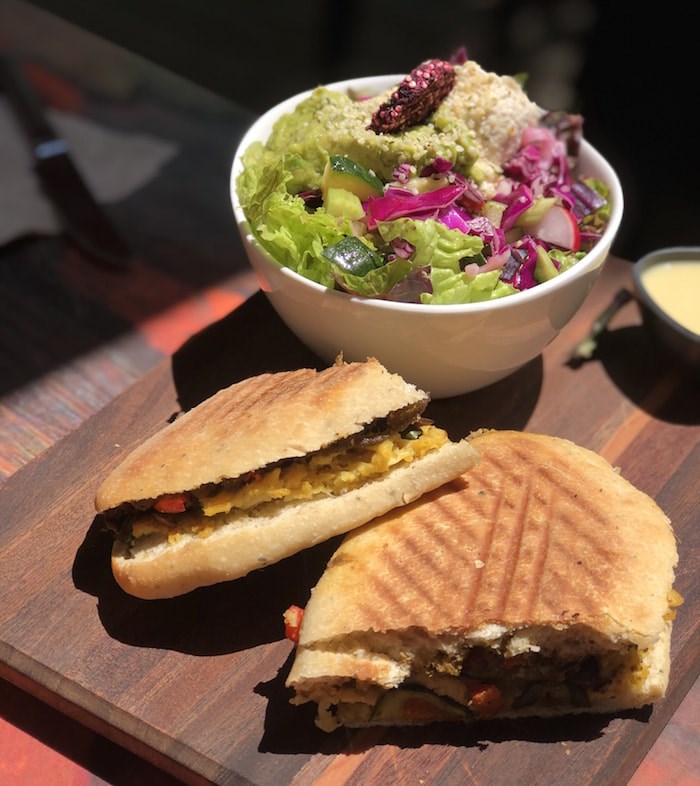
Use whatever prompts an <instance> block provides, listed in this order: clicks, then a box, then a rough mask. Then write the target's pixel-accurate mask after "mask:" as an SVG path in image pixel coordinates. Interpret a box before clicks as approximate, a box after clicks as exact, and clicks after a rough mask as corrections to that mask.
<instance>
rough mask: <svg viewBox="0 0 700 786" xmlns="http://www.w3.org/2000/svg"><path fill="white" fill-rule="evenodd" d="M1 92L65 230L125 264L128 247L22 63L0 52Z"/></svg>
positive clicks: (103, 257)
mask: <svg viewBox="0 0 700 786" xmlns="http://www.w3.org/2000/svg"><path fill="white" fill-rule="evenodd" d="M0 87H2V88H3V90H4V91H5V93H6V95H7V97H8V99H9V101H10V104H11V106H12V107H13V109H14V111H15V113H16V114H17V117H18V118H19V120H20V122H21V124H22V126H23V128H24V131H25V133H26V135H27V137H28V140H29V143H30V144H31V146H32V153H33V156H34V169H35V171H36V173H37V176H38V177H39V179H40V181H41V184H42V187H43V189H44V191H45V192H46V194H47V196H48V197H49V198H50V199H51V201H52V202H53V204H54V206H55V208H56V210H57V212H58V214H59V215H60V217H61V219H62V222H63V224H64V226H65V229H66V231H67V233H68V234H69V235H70V237H72V238H73V240H74V241H75V242H76V243H77V244H78V245H79V246H80V247H81V248H82V249H83V250H84V251H85V252H86V253H87V254H89V255H90V256H91V257H92V258H94V259H97V260H99V261H101V262H103V263H107V264H108V265H111V266H117V267H123V266H124V265H125V263H126V262H127V261H128V259H129V258H130V257H131V255H132V254H131V250H130V248H129V246H128V245H127V244H126V242H125V241H124V240H123V238H122V237H121V236H120V235H119V233H118V232H117V231H116V229H115V228H114V226H113V225H112V224H111V222H110V221H109V220H108V218H107V216H106V215H105V214H104V212H103V210H102V208H101V207H100V205H99V204H98V203H97V201H96V200H95V197H94V196H93V195H92V193H91V192H90V190H89V189H88V187H87V185H86V184H85V181H84V180H83V177H82V176H81V174H80V172H79V171H78V170H77V169H76V166H75V164H74V162H73V160H72V159H71V156H70V151H69V148H68V144H67V142H66V140H64V139H62V138H61V137H60V136H59V135H58V134H57V133H56V132H55V131H54V129H53V128H52V126H51V124H50V123H49V121H48V119H47V118H46V115H45V113H44V110H43V107H42V105H41V102H40V101H39V98H38V96H37V95H36V94H35V93H34V91H33V90H32V88H31V86H30V84H29V82H28V81H27V79H26V78H25V76H24V74H23V72H22V69H21V66H20V64H19V63H18V62H17V61H16V60H15V59H14V58H12V57H11V56H8V55H2V54H0Z"/></svg>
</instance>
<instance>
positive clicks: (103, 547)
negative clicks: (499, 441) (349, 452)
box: [0, 261, 700, 786]
mask: <svg viewBox="0 0 700 786" xmlns="http://www.w3.org/2000/svg"><path fill="white" fill-rule="evenodd" d="M628 274H629V269H628V266H627V265H626V264H625V263H622V262H619V261H614V262H612V263H611V264H609V265H608V267H607V268H606V270H605V272H604V274H603V276H602V277H601V279H600V280H599V282H598V283H597V284H596V286H595V288H594V290H593V292H592V293H591V296H590V297H589V299H588V300H587V301H586V303H585V304H584V306H583V308H582V309H581V311H580V312H579V314H578V315H577V316H576V318H575V319H574V321H573V322H572V323H571V324H570V325H569V326H568V327H567V328H566V329H565V330H564V331H563V333H562V334H561V335H560V337H559V338H558V339H557V340H556V341H555V342H553V343H552V344H551V345H550V346H549V347H548V348H547V350H546V351H545V353H544V354H543V356H542V357H540V358H538V359H536V360H534V361H532V362H531V363H529V364H528V365H527V366H525V367H524V368H523V369H522V370H520V371H519V372H517V373H516V374H514V375H512V376H511V377H510V378H509V379H507V380H504V381H503V382H501V383H498V384H496V385H493V386H491V387H490V388H489V389H487V390H485V391H480V392H477V393H472V394H468V395H466V396H462V397H457V398H453V399H446V400H442V401H434V402H432V403H431V405H430V409H429V412H428V414H429V415H430V416H432V417H433V418H434V419H435V420H436V421H437V422H438V423H439V424H441V425H444V426H446V427H447V428H448V429H449V431H450V434H451V436H452V437H453V438H458V437H460V436H462V435H464V434H467V433H468V432H469V431H470V430H472V429H475V428H479V427H491V428H518V429H523V430H527V431H539V432H544V433H550V434H556V435H558V436H562V437H566V438H569V439H572V440H574V441H576V442H578V443H579V444H581V445H584V446H585V447H589V448H591V449H593V450H597V451H599V452H601V453H602V454H603V455H604V456H605V457H606V458H608V459H609V460H610V461H611V462H612V463H614V464H616V465H617V466H619V467H620V468H621V472H622V474H623V476H625V477H626V478H628V479H629V480H630V481H631V482H632V483H634V484H635V485H637V486H638V487H639V488H641V489H643V490H644V491H646V492H647V493H649V494H651V495H652V496H654V497H655V498H656V499H657V501H658V502H659V504H660V505H661V506H662V508H663V509H664V510H665V511H666V512H667V514H668V515H669V516H670V517H671V519H672V521H673V523H674V526H675V529H676V532H677V534H678V537H679V552H680V555H681V561H680V565H679V569H678V578H677V582H676V587H677V589H678V590H679V591H680V592H681V593H682V594H683V595H684V596H685V601H686V602H685V605H684V606H683V607H682V608H681V610H680V613H679V615H678V619H677V622H676V625H675V628H674V634H673V649H672V658H673V668H672V672H671V684H670V687H669V692H668V695H667V697H666V698H665V699H664V701H662V702H659V703H658V704H657V705H656V706H654V707H653V708H648V709H645V710H642V711H635V712H629V713H622V714H620V715H616V716H602V717H579V718H571V719H566V720H556V721H544V720H542V721H527V723H512V722H510V723H506V722H498V723H496V722H491V723H479V724H474V725H473V726H469V727H461V726H460V727H445V726H435V727H428V728H423V729H412V730H388V731H387V730H368V731H360V732H357V733H347V732H345V731H339V732H336V733H334V734H332V735H327V734H325V733H323V732H321V731H319V730H318V729H316V727H315V726H314V724H313V715H314V710H313V708H312V707H311V706H307V707H300V708H295V707H292V706H291V705H289V702H288V699H289V693H288V692H287V690H286V689H285V687H284V680H285V677H286V675H287V673H288V670H289V668H290V665H291V659H292V654H293V653H292V647H291V644H290V643H289V642H288V641H286V640H285V639H284V633H283V625H282V613H283V611H284V610H285V608H286V607H287V606H288V605H289V604H290V603H296V604H298V605H301V606H303V605H305V603H306V600H307V599H308V596H309V591H310V589H311V587H313V586H314V584H315V583H316V581H317V580H318V578H319V576H320V574H321V572H322V570H323V568H324V565H325V563H326V561H327V559H328V558H329V556H330V554H331V553H332V551H333V549H334V548H335V546H336V545H337V543H338V540H337V539H336V540H334V541H331V542H328V543H326V544H322V545H320V546H318V547H316V548H314V549H310V550H308V551H306V552H304V553H302V554H299V555H297V556H295V557H292V558H290V559H288V560H286V561H284V562H282V563H280V564H278V565H273V566H270V567H268V568H266V569H265V570H261V571H259V572H257V573H255V574H252V575H250V576H248V577H246V578H244V579H240V580H238V581H235V582H230V583H228V584H222V585H219V586H215V587H209V588H203V589H201V590H197V591H196V592H193V593H190V594H189V595H187V596H183V597H181V598H175V599H172V600H164V601H140V600H137V599H136V598H132V597H130V596H127V595H125V594H124V593H123V592H121V590H119V589H118V587H117V586H116V585H115V583H114V581H113V579H112V576H111V572H110V568H109V551H110V539H109V537H108V536H107V535H105V534H104V533H103V532H102V531H101V530H100V528H99V526H98V525H97V524H96V523H95V521H94V510H93V497H94V493H95V490H96V488H97V486H98V485H99V483H100V482H101V480H102V478H103V477H104V476H105V475H106V473H107V472H109V471H110V470H111V469H112V468H113V467H114V466H115V465H116V464H117V463H118V461H119V460H120V459H121V458H122V457H123V456H124V455H125V453H126V452H127V451H129V450H130V449H131V448H132V447H134V446H135V445H136V444H137V443H138V442H140V441H141V440H143V439H144V438H145V437H147V436H149V435H150V434H152V433H153V432H155V431H156V430H157V429H159V428H161V427H162V426H163V425H164V424H165V423H166V422H167V421H168V420H169V419H170V418H171V417H172V416H173V415H174V414H175V413H177V412H178V411H180V410H181V409H188V408H190V407H191V406H193V405H194V404H196V403H198V402H199V401H201V400H202V399H203V398H204V397H206V396H207V395H209V394H211V393H213V392H214V391H215V390H217V389H218V388H220V387H222V386H224V385H227V384H230V383H232V382H234V381H236V380H238V379H242V378H243V377H246V376H249V375H250V374H253V373H257V372H260V371H274V370H281V369H286V368H295V367H299V366H304V365H308V366H313V365H315V366H318V360H317V359H316V358H315V357H314V356H312V355H310V354H309V353H308V351H307V350H305V349H304V348H303V347H302V346H301V345H300V344H299V343H298V342H297V341H296V339H295V338H294V337H293V336H292V335H291V334H290V333H289V331H287V329H286V328H285V327H284V326H283V325H282V324H281V322H280V321H279V320H278V319H277V317H276V316H275V315H274V313H273V312H272V310H271V308H270V306H269V305H268V303H267V300H266V299H265V297H264V296H263V295H262V294H261V293H258V294H257V295H255V296H253V297H252V298H251V299H250V300H248V301H247V302H246V303H245V304H244V305H243V306H241V307H240V308H239V309H237V310H236V311H234V312H232V313H231V314H230V315H229V316H228V317H227V318H225V319H224V320H222V321H221V322H219V323H217V324H215V325H213V326H212V327H211V328H209V329H207V330H205V331H204V332H203V333H201V334H199V335H197V336H196V337H195V338H194V339H192V340H191V341H190V342H188V344H186V345H185V346H184V347H183V349H182V350H180V351H179V352H178V353H177V354H176V355H175V356H174V357H173V358H172V361H168V362H167V363H164V364H163V365H161V366H160V367H158V368H157V369H156V370H155V371H153V372H152V373H151V374H149V375H148V376H146V377H145V378H144V379H143V380H141V381H140V382H139V383H138V384H136V385H135V386H134V387H132V388H131V389H130V390H128V391H127V392H126V393H125V394H123V395H122V396H121V397H119V398H118V399H116V400H115V401H114V402H113V403H112V404H111V405H109V406H107V407H106V408H105V409H104V410H102V411H101V412H100V413H99V414H98V415H96V416H95V417H93V418H92V419H91V420H89V421H88V422H87V423H85V424H84V425H83V426H82V427H81V428H79V429H78V430H77V431H75V432H74V433H73V434H71V435H70V436H68V437H67V438H65V439H64V440H63V441H61V442H59V443H58V444H57V445H56V446H55V447H54V448H52V449H51V450H49V451H48V452H47V453H45V454H44V455H43V456H41V457H39V458H38V459H37V460H35V461H34V462H33V463H31V464H29V465H28V466H26V467H25V468H24V469H23V470H21V471H19V472H18V473H16V474H15V475H14V476H13V477H12V478H10V480H9V481H8V482H7V483H6V484H5V486H4V487H3V488H2V489H0V510H2V526H1V527H0V676H2V677H4V678H6V679H8V680H10V681H11V682H13V683H15V684H16V685H18V686H20V687H22V688H23V689H25V690H27V691H29V692H31V693H33V694H35V695H37V696H38V697H39V698H41V699H43V700H44V701H46V702H47V703H49V704H51V705H52V706H54V707H57V708H58V709H60V710H61V711H63V712H64V713H66V714H68V715H70V716H71V717H74V718H77V719H78V720H80V721H81V722H83V723H85V724H86V725H88V726H90V727H91V728H93V729H95V730H96V731H98V732H100V733H102V734H105V735H106V736H108V737H110V738H111V739H113V740H115V741H116V742H118V743H120V744H122V745H123V746H124V747H127V748H128V749H130V750H133V751H134V752H136V753H137V754H139V755H141V756H143V757H145V758H147V759H149V760H150V761H152V762H154V763H155V764H157V765H158V766H160V767H162V768H163V769H165V770H167V771H169V772H171V773H172V774H174V775H176V776H178V777H180V778H181V779H182V780H184V781H186V782H188V783H192V784H199V783H205V782H207V781H211V782H214V783H216V784H246V783H255V784H265V785H266V784H271V785H272V784H274V785H275V786H278V784H281V783H294V784H310V783H316V784H330V783H333V784H352V785H354V784H357V785H358V786H359V784H363V786H364V785H365V784H373V783H377V784H379V783H400V782H404V783H411V784H414V783H431V782H439V783H441V784H449V783H455V784H457V783H460V784H461V783H464V782H465V780H469V782H475V783H476V782H488V783H489V784H490V785H491V786H494V785H496V784H515V783H526V782H528V783H531V784H561V783H577V784H588V783H591V784H592V783H596V784H600V783H611V782H615V783H621V782H624V781H625V780H626V779H627V778H629V776H630V775H631V774H632V772H633V771H634V769H635V768H636V766H637V765H638V763H639V761H640V760H641V758H642V757H643V756H644V754H645V753H646V751H647V750H648V749H649V748H650V746H651V744H652V743H653V741H654V740H655V739H656V737H657V736H658V734H659V732H660V731H661V729H662V728H663V727H664V725H665V724H666V723H667V722H668V719H669V718H670V717H671V715H672V714H673V712H674V710H675V708H676V707H677V706H678V704H679V703H680V701H681V699H682V698H683V697H684V696H685V694H686V692H687V691H688V689H689V687H690V686H691V685H692V684H693V682H694V680H695V679H696V677H697V675H698V672H699V671H700V658H699V655H698V653H699V652H700V635H699V623H698V620H700V597H699V595H700V593H699V591H698V580H697V577H696V575H695V570H696V567H697V564H698V563H697V557H698V541H699V538H700V535H699V533H700V527H698V515H697V510H698V509H700V504H699V502H700V499H699V493H698V483H697V479H698V466H699V465H698V457H699V456H700V451H699V449H698V435H699V430H698V415H699V414H700V413H699V412H698V405H697V402H698V397H697V392H698V388H697V384H696V381H692V380H689V379H688V378H686V377H684V376H683V375H682V374H679V372H678V371H677V370H676V369H674V368H673V367H672V366H670V365H668V364H667V362H666V361H665V359H664V358H663V356H661V355H659V353H658V352H657V351H656V350H654V349H653V348H651V349H650V348H649V347H648V346H647V344H646V339H645V335H644V333H643V331H642V328H641V327H640V324H639V316H638V313H637V311H636V307H635V305H634V304H633V303H632V304H629V305H628V306H627V307H625V310H624V311H623V313H621V314H619V315H618V317H617V318H616V320H615V321H614V323H613V327H614V330H611V331H610V332H609V333H608V334H606V335H605V336H604V337H603V340H602V341H601V345H600V351H599V354H598V356H597V357H596V359H595V360H593V361H591V362H589V363H586V364H584V365H583V366H581V367H579V368H574V367H572V366H570V365H568V364H567V363H566V359H567V352H568V350H569V349H570V348H571V347H572V346H573V345H574V344H575V343H576V342H577V341H578V340H579V339H580V338H582V337H583V335H584V334H585V333H586V330H587V328H588V326H589V325H590V323H591V321H592V319H593V318H594V317H595V316H596V315H597V314H598V313H599V312H600V311H601V310H602V309H603V308H604V307H605V306H606V305H607V304H608V303H609V302H610V300H611V298H612V296H613V295H614V293H615V292H616V291H617V290H618V288H619V287H620V286H623V285H628V283H629V280H628ZM293 415H294V413H290V417H293Z"/></svg>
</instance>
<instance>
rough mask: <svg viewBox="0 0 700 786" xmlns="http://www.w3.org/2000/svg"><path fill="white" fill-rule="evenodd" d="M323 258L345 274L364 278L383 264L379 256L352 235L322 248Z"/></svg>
mask: <svg viewBox="0 0 700 786" xmlns="http://www.w3.org/2000/svg"><path fill="white" fill-rule="evenodd" d="M323 256H324V257H326V259H328V260H330V262H331V264H332V265H336V266H337V267H338V268H340V269H341V270H343V271H344V272H345V273H352V275H353V276H365V275H367V273H369V272H370V270H374V269H375V268H378V267H381V266H382V265H383V264H384V259H383V257H382V255H381V254H378V253H377V252H376V251H374V250H372V249H371V248H369V247H368V246H367V245H366V244H365V243H363V242H362V241H361V240H360V239H359V238H358V237H354V236H352V235H350V236H348V237H344V238H343V239H342V240H339V241H338V242H337V243H335V244H334V245H332V246H327V247H326V248H324V249H323Z"/></svg>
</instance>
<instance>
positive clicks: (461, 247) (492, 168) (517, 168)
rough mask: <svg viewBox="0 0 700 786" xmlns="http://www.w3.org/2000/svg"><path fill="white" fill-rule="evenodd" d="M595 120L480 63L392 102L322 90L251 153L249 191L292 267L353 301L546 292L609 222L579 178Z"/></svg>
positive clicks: (423, 77)
mask: <svg viewBox="0 0 700 786" xmlns="http://www.w3.org/2000/svg"><path fill="white" fill-rule="evenodd" d="M582 127H583V120H582V118H581V117H580V116H579V115H571V114H568V113H565V112H546V111H543V110H542V109H540V108H539V107H537V106H536V105H535V104H533V103H532V102H531V101H529V99H528V98H527V96H526V94H525V92H524V90H523V88H522V86H521V85H520V83H519V82H517V81H516V80H515V79H513V78H511V77H503V76H498V75H495V74H490V73H487V72H485V71H483V70H482V69H481V68H480V66H478V64H476V63H475V62H474V61H469V60H468V59H466V58H464V59H463V60H462V61H442V60H430V61H426V62H425V63H422V64H421V65H420V66H418V67H417V68H416V69H413V71H411V73H410V74H409V75H408V76H407V77H406V78H405V79H404V80H403V81H402V82H401V83H400V84H399V85H398V86H395V87H394V88H392V89H391V90H389V91H386V92H385V93H383V94H381V95H379V96H364V95H360V96H358V95H351V94H346V93H340V92H336V91H333V90H329V89H328V88H325V87H319V88H317V89H316V90H314V91H312V93H311V95H310V96H309V97H308V98H306V99H305V100H304V101H302V102H301V103H300V104H299V105H298V106H297V107H296V109H295V110H294V111H293V112H291V113H289V114H287V115H285V116H284V117H282V118H280V119H279V120H278V121H277V123H276V124H275V126H274V128H273V130H272V133H271V135H270V138H269V140H267V142H266V143H261V142H255V143H253V144H252V145H250V147H249V148H248V149H247V150H246V151H244V154H243V159H242V163H243V169H242V171H241V174H240V175H239V177H238V180H237V183H236V186H237V190H238V195H239V199H240V203H241V207H242V208H243V210H244V212H245V214H246V217H247V219H248V221H249V223H250V226H251V228H252V231H253V233H254V235H255V236H256V238H257V240H258V241H259V243H260V244H261V245H262V246H263V248H265V249H266V250H267V251H268V252H269V253H270V254H271V255H272V256H273V257H274V258H275V259H276V260H277V261H278V262H279V263H280V264H282V265H285V266H287V267H289V268H291V269H293V270H295V271H296V272H297V273H299V274H300V275H302V276H305V277H306V278H309V279H311V280H313V281H316V282H317V283H319V284H322V285H324V286H326V287H328V288H333V289H338V290H342V291H345V292H348V293H351V294H353V295H360V296H363V297H368V298H381V299H386V300H392V301H399V302H406V303H423V304H434V305H446V304H458V303H460V304H461V303H470V302H478V301H485V300H490V299H494V298H501V297H505V296H508V295H512V294H516V293H518V292H520V291H522V290H525V289H530V288H532V287H535V286H538V285H540V284H541V283H542V282H544V281H547V280H549V279H551V278H554V277H555V276H558V275H560V274H561V273H562V272H563V271H565V270H567V269H569V268H570V267H571V266H572V265H575V264H576V262H577V261H578V260H579V259H581V258H582V257H583V256H585V254H586V253H587V252H588V251H589V250H590V249H591V248H592V247H593V246H594V245H595V244H596V242H597V241H598V240H599V238H600V237H601V235H602V233H603V232H604V230H605V228H606V226H607V222H608V220H609V216H610V204H609V202H608V188H607V186H606V184H605V183H602V182H600V181H597V180H594V179H592V178H588V177H585V176H583V175H582V174H581V173H579V172H578V169H577V162H578V153H579V149H580V144H581V140H582V137H583V134H582Z"/></svg>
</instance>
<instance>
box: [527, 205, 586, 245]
mask: <svg viewBox="0 0 700 786" xmlns="http://www.w3.org/2000/svg"><path fill="white" fill-rule="evenodd" d="M530 234H531V235H532V236H533V237H536V238H538V239H539V240H542V241H544V242H545V243H551V244H552V245H554V246H559V248H565V249H567V250H569V251H578V250H579V248H580V247H581V230H580V229H579V227H578V223H577V221H576V219H575V218H574V216H573V215H572V214H571V213H569V211H568V210H567V209H566V208H564V207H562V206H561V205H553V206H552V207H550V208H549V210H548V211H547V212H546V213H545V214H544V216H542V219H541V220H540V221H538V223H537V224H535V225H534V226H533V227H531V228H530Z"/></svg>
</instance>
